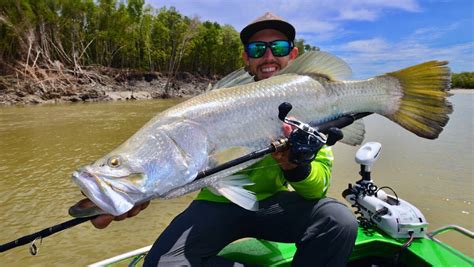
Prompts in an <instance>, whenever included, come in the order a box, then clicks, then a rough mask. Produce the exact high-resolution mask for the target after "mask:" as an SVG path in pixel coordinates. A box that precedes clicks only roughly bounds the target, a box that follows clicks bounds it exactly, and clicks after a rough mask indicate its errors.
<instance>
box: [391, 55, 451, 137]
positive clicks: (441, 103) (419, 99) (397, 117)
mask: <svg viewBox="0 0 474 267" xmlns="http://www.w3.org/2000/svg"><path fill="white" fill-rule="evenodd" d="M447 64H448V62H447V61H429V62H425V63H421V64H418V65H415V66H412V67H408V68H406V69H403V70H399V71H396V72H391V73H387V74H386V75H384V76H390V77H394V78H396V79H397V80H398V83H399V86H400V87H401V90H402V94H403V96H402V97H401V99H400V105H399V107H398V110H396V111H395V112H394V113H392V114H387V117H388V118H390V119H391V120H393V121H395V122H397V123H399V124H400V125H401V126H403V127H404V128H405V129H407V130H409V131H411V132H413V133H415V134H416V135H418V136H421V137H424V138H428V139H436V138H437V137H438V136H439V134H440V133H441V131H442V130H443V127H444V126H445V125H446V124H447V123H448V120H449V117H448V114H450V113H452V112H453V106H452V104H451V103H450V102H449V101H448V100H447V97H448V96H449V95H450V93H449V92H448V90H449V87H450V81H451V73H450V70H449V67H448V66H447ZM384 76H382V77H384Z"/></svg>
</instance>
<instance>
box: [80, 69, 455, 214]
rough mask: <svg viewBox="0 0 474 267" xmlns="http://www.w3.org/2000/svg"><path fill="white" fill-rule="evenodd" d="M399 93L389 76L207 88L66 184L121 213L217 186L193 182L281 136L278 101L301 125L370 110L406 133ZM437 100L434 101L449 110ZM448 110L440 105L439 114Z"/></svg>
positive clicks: (293, 78)
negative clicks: (202, 173)
mask: <svg viewBox="0 0 474 267" xmlns="http://www.w3.org/2000/svg"><path fill="white" fill-rule="evenodd" d="M443 82H445V81H444V80H443ZM437 90H438V91H439V90H445V88H441V89H437ZM405 95H406V93H405V92H404V91H403V84H402V83H401V82H400V80H399V79H397V78H395V77H392V76H379V77H376V78H372V79H369V80H363V81H331V80H330V79H327V78H326V77H324V76H318V75H304V74H295V73H286V74H285V73H283V74H281V75H278V76H274V77H272V78H269V79H266V80H263V81H259V82H253V83H248V84H244V85H241V86H234V87H230V88H223V89H219V90H214V91H210V92H208V93H206V94H203V95H200V96H196V97H194V98H192V99H190V100H188V101H185V102H182V103H180V104H178V105H176V106H174V107H172V108H170V109H168V110H166V111H164V112H162V113H160V114H158V115H157V116H156V117H154V118H153V119H152V120H151V121H150V122H148V123H147V124H146V125H144V126H143V127H142V128H141V129H140V130H139V131H138V132H136V133H135V134H134V135H133V136H132V137H131V138H130V139H129V140H127V141H126V142H125V143H124V144H122V145H121V146H119V147H118V148H117V149H115V150H113V151H112V152H110V153H109V154H107V155H106V156H104V157H103V158H101V159H99V160H97V161H96V162H94V163H93V164H91V165H89V166H86V167H83V168H81V169H79V170H78V171H76V172H74V173H73V180H74V181H75V182H76V183H77V184H78V185H79V186H80V187H81V190H82V191H83V192H84V193H85V194H86V195H87V197H89V198H90V199H91V200H92V201H93V202H94V203H95V204H96V205H97V206H99V207H100V208H101V209H102V210H103V211H104V212H105V213H109V214H112V215H120V214H123V213H124V212H126V211H128V210H129V209H131V208H132V207H133V206H134V205H136V204H137V203H141V202H144V201H147V200H150V199H153V198H168V197H176V196H179V195H181V194H184V193H187V192H189V191H193V190H197V189H199V188H202V187H205V186H209V187H214V186H215V187H216V188H218V185H217V183H218V181H219V179H220V178H221V177H222V176H223V175H220V176H214V178H213V179H204V180H203V181H199V182H193V180H194V178H195V177H196V175H197V173H198V172H199V171H202V170H205V169H208V168H211V167H214V166H216V165H217V164H219V163H222V162H223V161H227V160H230V159H233V158H236V157H237V156H240V155H243V154H245V153H248V152H251V151H255V150H258V149H261V148H264V147H267V146H268V145H269V143H270V142H271V141H273V140H276V139H278V138H280V137H282V135H283V132H282V122H281V121H280V120H279V119H278V106H279V105H280V104H281V103H282V102H289V103H291V104H292V105H293V109H292V111H291V113H290V115H291V116H294V117H296V118H298V119H299V120H302V121H306V122H312V123H322V122H325V121H329V120H332V119H335V118H337V117H339V116H341V115H344V114H349V113H358V112H374V113H378V114H381V115H384V116H387V117H388V118H390V119H392V120H394V121H397V122H398V123H400V124H402V126H404V127H406V128H408V129H409V130H412V129H410V127H407V126H406V125H404V122H400V121H398V119H397V117H396V116H394V115H393V114H396V112H397V111H398V110H399V109H400V106H401V105H402V103H403V97H404V96H405ZM445 96H446V95H444V97H445ZM444 97H442V99H441V101H442V102H443V103H444V104H445V105H447V106H449V102H446V100H445V99H444ZM449 112H450V108H449V107H447V108H446V109H445V110H443V112H442V113H443V114H442V116H444V117H445V116H446V114H448V113H449ZM446 122H447V117H446V119H444V120H443V121H442V122H440V123H439V124H441V126H440V127H441V129H442V126H444V125H443V124H446ZM431 128H433V127H431ZM438 128H439V127H438ZM439 131H440V130H439ZM439 131H437V133H436V136H437V134H439ZM414 132H415V133H417V134H419V135H423V134H420V133H418V132H416V131H414ZM424 137H428V138H433V137H431V136H424ZM434 138H435V137H434ZM251 163H252V162H249V163H247V164H242V165H241V166H238V167H236V168H233V169H231V170H230V171H227V172H224V174H225V175H228V174H231V173H232V172H236V171H237V170H238V169H241V168H243V167H245V166H248V165H249V164H251ZM216 177H218V178H219V179H217V178H216ZM237 204H239V203H237ZM72 215H74V214H72Z"/></svg>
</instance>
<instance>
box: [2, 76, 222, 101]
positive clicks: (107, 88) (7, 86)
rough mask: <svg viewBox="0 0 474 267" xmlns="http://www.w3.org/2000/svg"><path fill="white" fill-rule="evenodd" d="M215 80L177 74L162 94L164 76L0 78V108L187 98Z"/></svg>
mask: <svg viewBox="0 0 474 267" xmlns="http://www.w3.org/2000/svg"><path fill="white" fill-rule="evenodd" d="M216 80H217V77H212V78H210V77H205V76H201V75H193V74H190V73H187V72H181V73H178V74H177V75H176V77H175V79H174V80H173V81H172V82H170V83H169V85H168V90H166V89H165V88H166V84H167V83H168V77H167V76H166V75H164V74H161V73H158V72H138V71H127V70H118V69H111V68H95V69H89V70H85V71H82V72H81V73H80V75H77V74H72V73H64V72H58V71H55V72H50V73H45V74H43V75H42V76H41V77H38V76H36V77H34V78H22V77H19V76H12V75H9V76H0V105H28V104H49V103H66V102H98V101H119V100H140V99H161V98H171V97H190V96H195V95H199V94H201V93H203V92H205V91H206V89H207V88H208V86H209V84H210V83H214V82H215V81H216Z"/></svg>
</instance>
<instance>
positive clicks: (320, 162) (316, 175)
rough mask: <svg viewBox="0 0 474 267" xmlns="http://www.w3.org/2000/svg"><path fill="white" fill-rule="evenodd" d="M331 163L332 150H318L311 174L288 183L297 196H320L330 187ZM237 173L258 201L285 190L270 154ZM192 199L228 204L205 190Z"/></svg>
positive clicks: (312, 163)
mask: <svg viewBox="0 0 474 267" xmlns="http://www.w3.org/2000/svg"><path fill="white" fill-rule="evenodd" d="M333 160H334V157H333V154H332V149H331V148H330V147H327V146H324V147H323V148H322V149H321V150H319V152H318V154H317V155H316V158H315V159H314V160H313V162H311V172H310V174H309V175H308V177H306V179H304V180H302V181H299V182H290V183H289V184H290V185H291V187H293V189H294V190H295V191H296V192H297V193H298V194H299V195H301V196H302V197H304V198H306V199H318V198H322V197H324V196H325V195H326V192H327V190H328V188H329V184H330V179H331V168H332V164H333ZM238 173H239V174H245V175H247V176H248V177H249V178H250V180H251V181H252V182H253V183H254V184H253V185H249V186H246V187H245V188H246V189H248V190H250V191H252V192H254V193H255V195H256V196H257V199H258V200H259V201H260V200H263V199H265V198H268V197H270V196H272V195H273V194H275V193H277V192H279V191H288V187H287V186H286V184H287V181H286V180H285V178H284V177H283V171H282V170H281V168H280V166H279V165H278V163H277V162H276V161H275V160H274V159H273V158H272V157H271V155H268V156H266V157H264V158H263V159H262V160H261V161H259V162H257V163H255V164H253V165H252V166H250V167H248V168H246V169H244V170H242V171H240V172H238ZM196 199H197V200H208V201H214V202H223V203H228V202H230V201H229V200H228V199H227V198H225V197H224V196H218V195H216V194H214V193H212V192H211V191H210V190H209V189H207V188H203V189H202V190H201V192H199V194H198V195H197V197H196Z"/></svg>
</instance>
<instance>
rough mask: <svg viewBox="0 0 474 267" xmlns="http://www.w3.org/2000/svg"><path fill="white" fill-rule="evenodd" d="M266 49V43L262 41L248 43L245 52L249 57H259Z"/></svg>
mask: <svg viewBox="0 0 474 267" xmlns="http://www.w3.org/2000/svg"><path fill="white" fill-rule="evenodd" d="M266 49H267V47H266V44H265V43H263V42H254V43H249V44H248V45H247V54H248V56H249V57H251V58H259V57H262V56H263V55H264V54H265V50H266Z"/></svg>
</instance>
